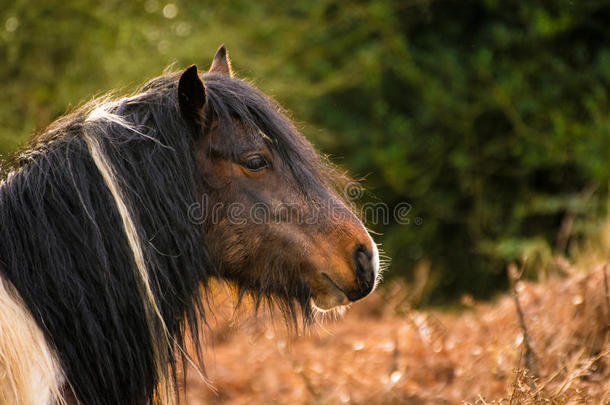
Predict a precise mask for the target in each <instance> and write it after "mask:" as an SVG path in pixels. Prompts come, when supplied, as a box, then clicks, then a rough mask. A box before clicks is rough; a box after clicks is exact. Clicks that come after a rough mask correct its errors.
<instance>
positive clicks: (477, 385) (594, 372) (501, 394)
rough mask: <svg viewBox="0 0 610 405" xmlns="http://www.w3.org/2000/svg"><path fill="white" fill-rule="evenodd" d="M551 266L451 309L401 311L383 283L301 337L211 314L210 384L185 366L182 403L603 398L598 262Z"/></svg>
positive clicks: (263, 322) (396, 288) (604, 299)
mask: <svg viewBox="0 0 610 405" xmlns="http://www.w3.org/2000/svg"><path fill="white" fill-rule="evenodd" d="M556 266H558V267H559V268H561V269H562V272H563V273H564V275H563V276H562V277H559V276H557V277H550V278H548V279H547V280H545V281H543V282H539V283H530V282H521V281H517V282H516V284H515V286H514V291H515V293H514V295H510V294H507V295H505V296H502V297H499V298H498V299H497V300H496V301H495V302H493V303H476V302H474V300H472V298H470V297H464V299H463V300H462V306H461V308H460V310H459V311H454V312H441V311H435V310H423V311H416V310H410V309H409V308H408V305H407V304H405V303H404V301H405V297H408V294H407V293H406V288H405V287H404V285H401V284H395V285H391V286H389V288H386V289H385V291H384V292H383V293H379V294H375V295H373V296H371V297H369V298H367V299H366V300H365V301H363V302H362V303H358V304H356V305H354V306H353V308H352V309H350V310H349V311H348V312H347V314H346V315H345V317H344V319H341V320H339V321H327V322H324V323H323V324H322V325H321V326H318V327H317V328H316V330H315V331H312V332H311V333H310V334H309V335H308V336H300V337H288V335H287V334H286V333H285V332H283V328H282V327H281V326H277V327H274V326H273V325H272V323H271V322H270V320H269V319H265V318H268V317H267V316H264V315H259V317H258V319H257V320H253V319H251V318H250V319H248V318H246V320H245V321H242V322H241V325H236V324H234V322H230V321H227V320H226V319H227V317H223V316H219V317H218V319H217V321H216V322H215V325H214V326H213V327H212V331H211V333H210V332H209V333H208V336H209V337H208V339H207V340H208V343H207V345H208V353H207V356H206V357H207V367H208V370H207V372H208V376H209V378H210V380H211V382H212V384H213V385H214V386H215V388H216V390H217V391H218V393H214V392H212V391H211V390H210V389H209V388H208V387H206V386H205V385H204V384H203V383H201V382H200V381H199V378H198V377H197V375H196V373H190V374H189V383H190V386H189V390H188V392H187V393H186V394H187V399H188V401H187V403H189V404H192V405H196V404H271V403H273V404H341V403H354V404H367V405H373V404H403V403H404V404H463V403H468V404H601V403H604V404H610V356H608V353H609V352H610V344H609V342H608V336H609V333H608V332H609V327H608V325H609V324H610V302H609V300H610V298H609V297H608V295H607V288H605V287H604V286H605V285H607V284H606V283H607V281H608V280H606V279H605V274H604V273H609V272H610V269H606V264H605V263H604V262H603V261H598V262H597V264H591V263H587V266H591V267H589V269H590V270H589V271H587V272H586V273H581V272H578V271H576V270H575V269H574V268H573V267H572V265H571V264H569V263H568V262H567V261H565V260H562V261H557V262H556ZM216 301H217V303H216V304H215V305H219V308H225V309H226V308H227V305H228V304H227V303H226V302H224V304H223V302H222V301H223V299H222V298H217V300H216ZM219 301H220V302H219ZM517 303H518V305H519V307H520V308H521V313H522V318H523V319H522V320H521V321H520V319H519V311H518V310H517V306H516V304H517ZM524 327H525V329H524ZM524 336H526V338H525V337H524ZM528 345H529V347H530V352H529V353H527V350H526V347H527V346H528ZM528 357H529V359H527V361H526V358H528ZM526 364H527V365H528V366H529V368H530V369H526V368H525V367H526Z"/></svg>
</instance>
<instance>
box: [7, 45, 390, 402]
mask: <svg viewBox="0 0 610 405" xmlns="http://www.w3.org/2000/svg"><path fill="white" fill-rule="evenodd" d="M5 168H6V166H5ZM346 181H348V180H347V177H346V175H345V174H343V173H341V172H340V171H339V170H338V169H337V168H335V167H333V166H332V165H331V164H330V163H329V161H328V159H326V158H324V157H322V156H321V155H320V154H319V153H318V152H317V151H316V150H315V148H314V147H313V146H312V144H311V143H310V142H309V141H308V140H307V139H306V138H305V137H304V136H303V135H302V134H301V133H300V132H299V131H298V130H297V128H296V127H295V125H294V124H293V123H292V122H291V121H290V119H289V118H288V116H287V113H286V111H285V110H283V109H282V108H281V107H280V106H279V105H278V104H277V102H275V101H274V100H272V99H271V98H269V97H268V96H266V95H265V94H263V93H262V92H261V91H260V90H258V89H256V88H255V87H254V86H253V85H251V84H249V83H248V82H247V81H245V80H241V79H238V78H236V77H234V75H233V70H232V67H231V63H230V60H229V57H228V54H227V51H226V48H225V47H224V46H221V47H220V48H219V49H218V51H217V52H216V55H215V56H214V58H213V61H212V64H211V67H210V68H209V70H208V71H206V72H200V71H199V70H198V69H197V67H196V66H195V65H192V66H190V67H188V68H186V69H184V70H183V71H179V72H175V71H165V72H164V73H163V74H162V75H161V76H159V77H157V78H155V79H152V80H150V81H149V82H148V83H146V84H145V85H144V86H143V87H141V88H140V89H139V90H138V91H137V92H135V93H133V94H130V95H127V96H124V97H116V96H110V95H107V96H103V97H99V98H97V99H94V100H93V101H91V102H89V103H87V104H85V105H84V106H82V107H80V108H78V109H76V110H75V111H74V112H72V113H70V114H67V115H65V116H63V117H61V118H59V119H58V120H57V121H55V122H54V123H53V124H51V125H50V126H49V127H48V128H47V129H46V130H44V131H43V132H42V133H40V134H39V135H38V136H35V137H33V138H32V140H31V141H30V142H29V143H28V144H27V145H26V147H24V148H23V149H22V150H21V151H20V152H18V153H16V154H15V155H14V156H13V157H12V159H11V160H10V161H9V162H8V169H6V170H5V171H4V172H3V174H2V177H1V183H0V402H2V403H7V404H36V405H41V404H69V403H78V404H173V403H179V402H180V401H181V398H180V394H179V393H178V391H179V390H178V389H177V383H178V381H177V379H178V377H177V375H178V374H179V373H178V372H179V371H180V370H179V369H180V367H182V368H184V369H186V364H188V363H193V362H194V361H195V359H193V358H191V356H190V355H189V354H187V353H186V351H185V349H184V345H185V340H186V339H187V337H188V336H192V337H197V336H199V332H200V329H201V328H203V327H204V325H206V319H207V318H206V313H208V314H209V311H211V309H210V306H209V303H207V300H206V298H205V297H206V293H205V292H206V289H207V288H209V282H210V281H211V280H216V279H217V280H221V281H223V282H227V283H230V284H231V285H234V286H235V288H236V289H237V291H238V297H239V300H241V298H242V297H247V296H250V297H252V298H254V299H255V300H256V302H257V303H260V302H269V303H271V304H272V305H273V306H274V307H278V308H280V309H281V311H282V313H283V314H284V315H285V316H286V317H287V318H289V319H297V318H298V319H303V321H304V322H309V324H310V323H311V322H312V319H313V318H314V315H315V313H316V312H317V311H327V310H332V309H333V308H338V307H342V306H345V305H346V304H349V303H351V302H354V301H358V300H360V299H362V298H363V297H365V296H367V295H368V294H369V293H370V292H371V291H372V290H373V289H374V288H375V286H376V284H377V281H378V279H379V254H378V249H377V246H376V244H375V243H374V241H373V239H372V238H371V236H370V235H369V232H368V231H367V230H366V228H365V226H364V225H363V223H362V222H361V220H360V219H359V218H358V216H357V215H356V213H355V210H354V209H353V207H352V206H351V204H350V203H349V201H347V199H346V198H345V197H344V196H343V195H342V193H341V187H343V186H344V185H345V184H346V183H345V182H346ZM212 208H213V209H212ZM212 211H213V214H214V215H208V214H210V213H211V212H212ZM195 212H199V213H200V214H204V215H199V216H197V215H195V214H194V213H195ZM261 212H263V213H264V215H258V214H257V213H261ZM239 300H238V301H239ZM194 345H195V346H196V347H195V349H194V351H195V352H196V354H197V356H196V357H197V359H196V360H197V361H198V362H199V363H198V365H203V363H202V362H201V360H202V359H201V347H200V346H201V344H200V343H197V341H195V343H194Z"/></svg>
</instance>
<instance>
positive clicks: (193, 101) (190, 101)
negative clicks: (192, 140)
mask: <svg viewBox="0 0 610 405" xmlns="http://www.w3.org/2000/svg"><path fill="white" fill-rule="evenodd" d="M205 100H206V92H205V84H203V82H202V81H201V79H200V78H199V74H198V73H197V66H196V65H192V66H191V67H189V68H188V69H186V70H185V71H184V72H182V75H181V76H180V81H179V82H178V104H179V105H180V112H181V113H182V117H183V118H184V119H185V120H186V121H188V122H190V123H192V124H198V125H201V124H202V120H203V108H204V106H205Z"/></svg>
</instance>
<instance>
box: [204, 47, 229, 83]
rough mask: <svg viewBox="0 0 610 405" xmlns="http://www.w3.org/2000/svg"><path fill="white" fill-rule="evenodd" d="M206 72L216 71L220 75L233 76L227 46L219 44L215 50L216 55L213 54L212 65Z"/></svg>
mask: <svg viewBox="0 0 610 405" xmlns="http://www.w3.org/2000/svg"><path fill="white" fill-rule="evenodd" d="M208 73H218V74H221V75H226V76H229V77H233V71H232V70H231V61H230V60H229V53H228V52H227V48H225V46H224V45H220V48H218V50H217V51H216V55H215V56H214V60H213V61H212V66H210V70H208Z"/></svg>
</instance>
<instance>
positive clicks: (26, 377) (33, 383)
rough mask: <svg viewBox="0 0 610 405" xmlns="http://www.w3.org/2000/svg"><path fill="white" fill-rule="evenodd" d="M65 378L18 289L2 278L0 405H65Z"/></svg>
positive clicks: (0, 291)
mask: <svg viewBox="0 0 610 405" xmlns="http://www.w3.org/2000/svg"><path fill="white" fill-rule="evenodd" d="M64 381H65V378H64V373H63V370H62V369H61V366H60V363H59V360H58V359H57V355H56V353H55V352H54V350H52V349H51V347H50V346H49V344H48V343H47V341H46V339H45V337H44V333H43V331H42V330H41V329H40V327H39V326H38V324H37V323H36V321H35V320H34V318H33V317H32V314H31V313H30V311H29V310H28V309H27V307H26V306H25V303H24V302H23V300H22V299H21V296H20V295H19V293H18V292H17V291H16V290H15V287H14V286H13V285H12V284H11V283H10V282H9V281H7V280H5V279H4V278H3V277H2V276H0V403H2V404H24V405H51V404H57V403H59V404H65V400H64V398H63V396H62V394H61V388H62V385H63V384H64Z"/></svg>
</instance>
